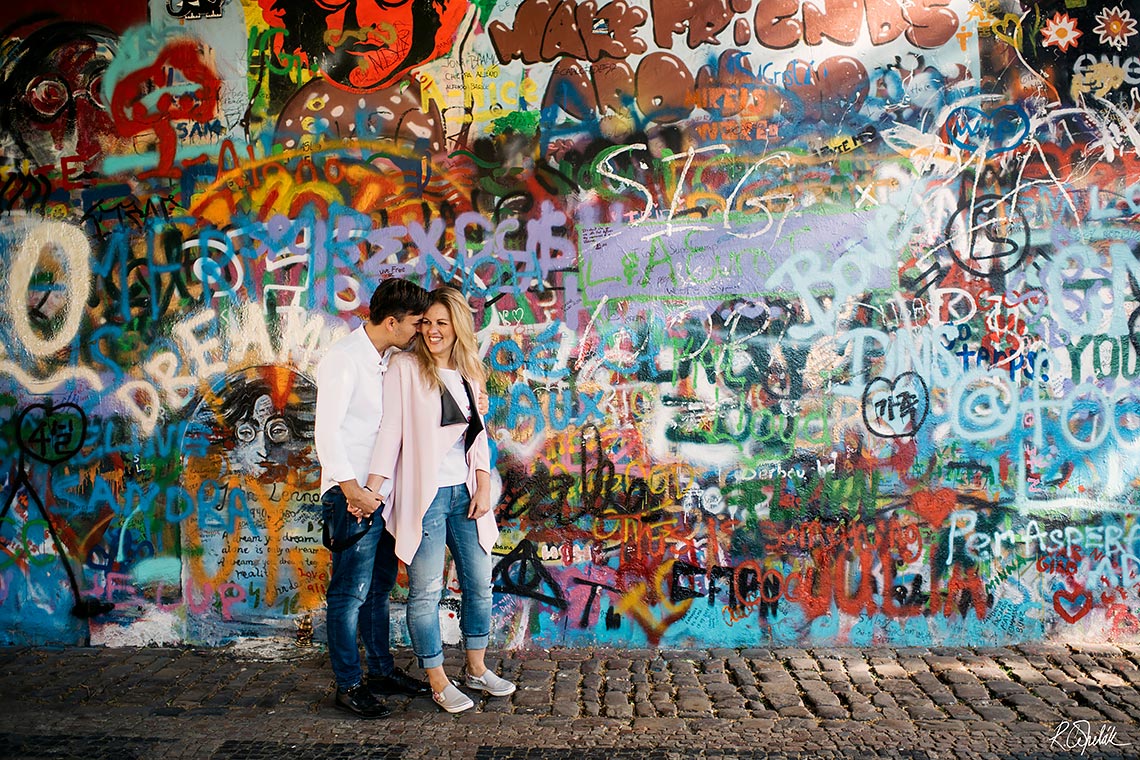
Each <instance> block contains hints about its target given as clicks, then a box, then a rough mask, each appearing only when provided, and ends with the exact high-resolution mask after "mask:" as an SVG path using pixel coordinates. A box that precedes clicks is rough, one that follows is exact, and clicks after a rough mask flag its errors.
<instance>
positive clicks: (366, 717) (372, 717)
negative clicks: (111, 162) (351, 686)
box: [333, 702, 392, 720]
mask: <svg viewBox="0 0 1140 760" xmlns="http://www.w3.org/2000/svg"><path fill="white" fill-rule="evenodd" d="M333 707H335V708H336V709H338V710H341V711H342V712H346V713H348V714H349V715H355V716H356V717H358V718H361V719H362V720H379V719H381V718H387V717H388V716H389V715H391V714H392V711H391V710H388V711H387V712H382V713H377V714H375V715H369V714H368V713H364V712H359V711H357V710H353V709H352V708H351V707H345V706H344V705H342V704H340V703H339V702H336V703H333Z"/></svg>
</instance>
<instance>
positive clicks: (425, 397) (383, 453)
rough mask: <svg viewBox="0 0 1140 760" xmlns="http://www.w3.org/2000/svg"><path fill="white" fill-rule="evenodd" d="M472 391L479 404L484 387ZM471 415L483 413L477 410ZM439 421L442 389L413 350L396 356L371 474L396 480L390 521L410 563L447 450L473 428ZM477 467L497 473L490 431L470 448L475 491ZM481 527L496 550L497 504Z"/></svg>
mask: <svg viewBox="0 0 1140 760" xmlns="http://www.w3.org/2000/svg"><path fill="white" fill-rule="evenodd" d="M471 390H472V393H474V394H475V400H476V403H477V402H478V400H479V397H480V396H481V395H483V393H484V391H483V388H481V387H479V386H478V385H476V384H472V387H471ZM471 413H472V414H478V413H479V411H478V410H477V409H472V410H471ZM439 421H440V396H439V389H437V388H432V387H431V386H429V385H428V383H427V381H426V380H425V379H424V377H423V375H422V374H421V372H420V368H419V365H418V364H417V363H416V358H415V357H414V356H413V355H412V354H410V353H396V354H393V355H392V358H391V359H390V360H389V362H388V371H387V372H386V373H385V375H384V415H383V417H381V420H380V435H379V436H378V437H377V438H376V447H375V448H374V449H373V451H372V466H371V467H370V468H369V472H371V473H375V474H376V475H382V476H384V477H385V478H390V479H392V480H393V484H392V485H393V488H392V495H391V497H390V498H389V499H388V503H387V504H385V505H384V522H385V524H386V526H387V529H388V532H389V533H391V534H392V535H393V536H394V537H395V539H396V556H397V557H399V558H400V559H401V560H403V561H404V563H409V562H411V561H412V558H413V557H415V556H416V549H418V548H419V545H420V537H421V536H422V535H423V520H424V514H425V513H427V510H428V507H429V506H430V505H431V502H432V499H434V498H435V494H436V492H437V491H438V490H439V483H438V481H437V478H438V477H439V467H440V464H441V463H442V462H443V457H444V454H446V453H447V450H448V449H450V448H451V447H452V446H454V445H455V442H456V441H457V440H459V439H460V438H462V437H463V434H464V432H465V431H466V430H467V427H466V425H462V424H460V425H448V426H447V427H440V424H439ZM477 470H484V471H486V472H488V473H490V471H491V453H490V447H489V446H488V444H487V431H486V429H484V430H483V432H481V433H479V437H478V438H476V439H475V442H474V443H473V444H472V445H471V448H470V449H469V450H468V451H467V490H468V492H469V493H471V494H472V495H473V494H474V493H475V472H476V471H477ZM476 526H477V528H478V530H479V545H480V546H482V547H483V551H485V552H487V553H488V554H490V553H491V549H492V547H494V546H495V542H496V541H497V540H498V539H499V528H498V526H496V525H495V510H494V505H492V509H491V511H489V512H488V513H487V514H485V515H483V516H482V517H480V518H479V519H478V520H477V521H476Z"/></svg>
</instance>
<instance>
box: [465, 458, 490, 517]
mask: <svg viewBox="0 0 1140 760" xmlns="http://www.w3.org/2000/svg"><path fill="white" fill-rule="evenodd" d="M490 511H491V473H489V472H488V471H487V470H476V471H475V493H474V495H472V497H471V506H470V508H468V510H467V517H469V518H470V519H472V520H478V519H479V518H480V517H482V516H483V515H485V514H487V513H488V512H490Z"/></svg>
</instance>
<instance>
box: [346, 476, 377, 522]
mask: <svg viewBox="0 0 1140 760" xmlns="http://www.w3.org/2000/svg"><path fill="white" fill-rule="evenodd" d="M341 490H342V491H344V499H345V501H346V502H348V513H349V514H350V515H352V516H353V517H355V518H356V519H357V520H363V519H364V518H365V517H368V516H369V515H370V514H372V513H373V512H375V511H376V510H378V509H380V507H381V506H383V504H384V501H383V500H382V499H381V498H380V494H378V493H374V492H372V491H369V490H368V489H366V488H361V487H360V485H359V484H357V483H352V484H351V485H346V484H344V483H342V484H341Z"/></svg>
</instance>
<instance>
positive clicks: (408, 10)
mask: <svg viewBox="0 0 1140 760" xmlns="http://www.w3.org/2000/svg"><path fill="white" fill-rule="evenodd" d="M317 6H318V7H319V8H321V9H322V10H323V11H324V12H325V13H326V14H327V15H326V16H325V25H326V28H327V31H326V32H325V35H324V42H325V45H326V46H327V47H328V50H329V51H330V52H332V53H333V55H334V56H335V57H336V58H337V59H339V61H340V66H338V68H341V70H342V71H343V73H342V74H341V75H340V76H341V77H342V78H347V81H343V82H342V84H347V85H349V86H351V87H354V88H357V89H369V88H372V87H375V86H377V85H379V84H381V83H382V82H383V81H384V80H385V79H387V78H388V77H389V76H391V75H392V73H393V72H395V71H396V69H397V67H398V66H399V65H400V64H401V63H403V61H404V59H405V58H407V56H408V51H409V50H410V49H411V45H412V31H413V23H414V22H413V17H412V2H411V0H392V1H391V2H384V0H317ZM342 67H343V68H342Z"/></svg>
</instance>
